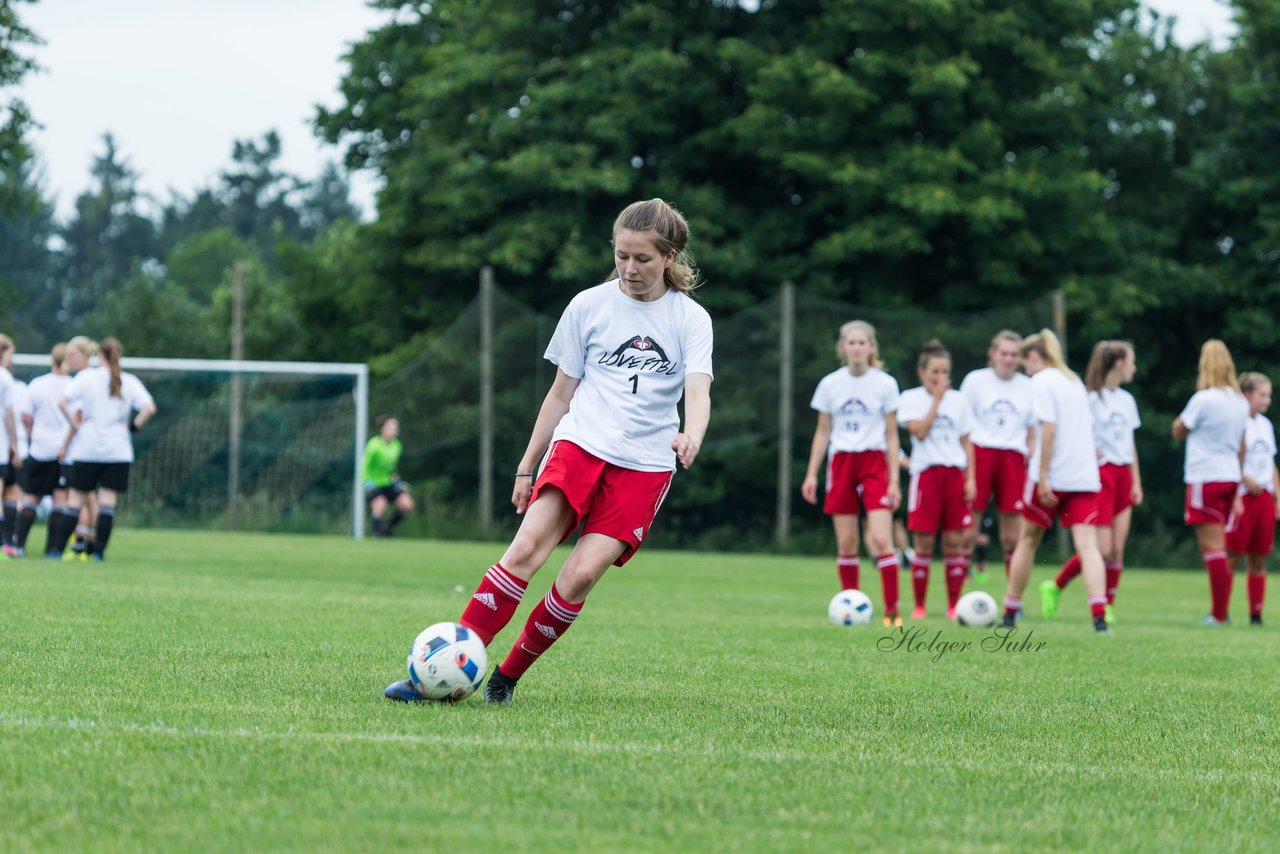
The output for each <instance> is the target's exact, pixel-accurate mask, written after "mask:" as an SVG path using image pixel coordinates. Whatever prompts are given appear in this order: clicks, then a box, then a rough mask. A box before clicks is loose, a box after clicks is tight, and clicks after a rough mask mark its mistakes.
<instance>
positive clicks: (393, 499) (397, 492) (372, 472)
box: [363, 415, 414, 537]
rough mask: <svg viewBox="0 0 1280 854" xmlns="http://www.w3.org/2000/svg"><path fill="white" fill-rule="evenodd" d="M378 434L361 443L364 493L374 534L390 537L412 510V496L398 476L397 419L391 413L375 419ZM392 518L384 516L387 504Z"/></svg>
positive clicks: (400, 447) (398, 429)
mask: <svg viewBox="0 0 1280 854" xmlns="http://www.w3.org/2000/svg"><path fill="white" fill-rule="evenodd" d="M374 425H375V426H376V427H377V428H378V435H376V436H373V437H371V438H370V439H369V441H368V443H366V444H365V446H364V466H363V470H364V477H363V480H364V493H365V498H366V499H367V500H368V502H369V515H370V516H372V517H373V535H374V537H390V536H391V535H392V532H393V531H395V528H396V525H399V524H400V522H401V520H403V519H404V517H405V516H406V515H408V514H409V513H412V512H413V508H414V504H413V496H412V495H410V494H409V487H408V485H407V484H406V483H405V482H404V481H402V480H401V479H400V454H401V453H402V452H403V450H404V447H403V446H402V445H401V444H400V420H399V419H398V418H396V417H395V416H393V415H379V416H378V417H377V418H376V419H374ZM388 506H390V507H391V518H390V519H387V518H386V513H387V507H388Z"/></svg>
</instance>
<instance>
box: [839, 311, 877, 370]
mask: <svg viewBox="0 0 1280 854" xmlns="http://www.w3.org/2000/svg"><path fill="white" fill-rule="evenodd" d="M855 329H857V330H861V331H862V332H865V333H866V335H867V340H868V341H870V342H871V357H870V358H869V359H867V364H868V365H870V366H871V367H873V368H878V367H880V344H879V342H877V341H876V328H875V327H874V326H872V325H871V324H870V323H867V322H866V321H865V320H850V321H849V322H848V323H846V324H845V325H843V326H841V327H840V334H839V335H837V336H836V355H837V356H839V357H840V358H842V359H843V358H844V353H842V352H841V351H840V345H841V344H842V343H843V342H844V336H846V335H848V334H849V333H850V332H852V331H854V330H855Z"/></svg>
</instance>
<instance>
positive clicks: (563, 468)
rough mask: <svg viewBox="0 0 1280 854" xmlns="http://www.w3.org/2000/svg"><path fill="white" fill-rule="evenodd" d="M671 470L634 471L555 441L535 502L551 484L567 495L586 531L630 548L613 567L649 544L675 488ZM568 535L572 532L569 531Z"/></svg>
mask: <svg viewBox="0 0 1280 854" xmlns="http://www.w3.org/2000/svg"><path fill="white" fill-rule="evenodd" d="M672 474H674V472H669V471H635V470H634V469H628V468H623V467H622V466H616V465H614V464H613V463H608V462H605V461H604V460H602V459H600V458H599V457H597V456H596V455H595V454H592V453H589V452H587V451H585V450H583V449H582V448H580V447H579V446H577V445H575V444H573V443H572V442H566V441H564V440H563V439H561V440H559V441H556V442H553V443H552V444H551V450H550V451H549V452H548V453H547V462H546V465H544V466H543V467H542V472H541V473H540V474H539V475H538V480H537V483H535V484H534V486H533V496H532V498H531V499H530V503H531V504H532V503H533V502H534V501H537V500H538V496H539V495H540V494H541V493H542V490H543V489H545V488H547V487H548V486H552V487H555V488H556V489H558V490H560V491H561V492H563V493H564V496H565V498H567V499H568V500H569V506H570V507H572V508H573V512H574V513H575V514H576V516H577V518H576V519H575V520H574V524H573V526H572V527H571V528H570V529H569V530H570V532H572V531H573V530H575V529H576V528H577V527H578V525H579V524H581V525H582V533H584V534H604V535H605V536H608V537H613V538H614V539H615V540H621V541H622V542H623V543H625V544H626V546H627V548H626V549H624V550H623V552H622V554H621V555H620V556H619V557H618V559H617V560H615V561H614V562H613V565H614V566H622V565H623V564H624V563H626V562H627V561H629V560H631V556H632V555H634V554H635V553H636V550H637V549H639V548H640V545H641V544H642V543H643V542H644V538H645V536H646V535H647V534H648V533H649V528H650V526H651V525H652V524H653V520H654V518H655V517H656V516H657V515H658V508H660V507H661V506H662V500H663V499H664V498H666V497H667V490H668V489H670V488H671V476H672ZM565 539H568V534H566V535H565Z"/></svg>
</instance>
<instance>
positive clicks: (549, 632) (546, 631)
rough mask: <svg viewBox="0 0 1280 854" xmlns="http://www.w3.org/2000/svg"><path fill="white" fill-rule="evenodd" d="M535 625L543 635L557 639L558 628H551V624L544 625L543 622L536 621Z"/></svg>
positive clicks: (550, 638)
mask: <svg viewBox="0 0 1280 854" xmlns="http://www.w3.org/2000/svg"><path fill="white" fill-rule="evenodd" d="M533 627H534V628H535V629H537V630H538V632H539V633H541V634H542V636H543V637H545V638H548V639H549V640H555V639H556V630H555V629H553V628H551V627H550V626H544V625H542V623H539V622H537V621H534V624H533Z"/></svg>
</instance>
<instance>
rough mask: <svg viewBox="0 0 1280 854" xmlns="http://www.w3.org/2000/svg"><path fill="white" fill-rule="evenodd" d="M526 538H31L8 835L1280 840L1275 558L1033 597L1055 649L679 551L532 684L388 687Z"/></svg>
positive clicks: (9, 708) (1138, 842) (169, 842)
mask: <svg viewBox="0 0 1280 854" xmlns="http://www.w3.org/2000/svg"><path fill="white" fill-rule="evenodd" d="M499 552H500V549H499V547H496V546H493V545H476V544H459V543H438V542H426V541H403V540H397V541H389V542H388V541H384V542H366V543H362V544H357V543H354V542H351V541H346V540H341V539H329V538H305V537H284V536H253V535H217V534H206V533H199V534H196V533H181V534H179V533H165V532H152V531H138V530H131V529H128V528H125V529H123V530H121V531H120V532H119V533H118V534H117V535H116V539H115V540H114V541H113V543H112V550H111V555H110V558H111V560H110V562H109V563H106V564H92V563H75V564H62V563H48V562H45V561H41V560H38V559H27V560H25V561H21V562H5V563H0V602H2V603H3V604H0V609H2V611H0V613H2V614H3V618H2V620H0V658H2V661H3V664H2V670H3V674H4V679H3V687H2V688H0V849H2V850H5V851H23V850H52V849H58V850H76V849H86V850H89V849H91V850H128V851H134V850H179V849H192V850H199V851H206V850H371V849H375V848H385V847H391V846H395V847H407V848H413V849H422V850H448V849H457V850H480V849H515V850H552V849H573V850H591V851H603V850H649V851H653V850H671V849H681V850H719V851H730V850H822V849H826V850H843V849H853V850H856V849H871V850H902V849H915V850H922V851H927V850H983V851H992V850H1027V849H1058V850H1067V849H1072V850H1082V849H1083V850H1089V849H1092V850H1153V851H1154V850H1159V851H1170V850H1236V851H1243V850H1256V851H1263V850H1267V851H1271V850H1275V849H1276V846H1277V843H1278V842H1280V825H1277V821H1276V816H1278V815H1280V746H1278V745H1280V738H1278V737H1277V732H1278V731H1280V687H1278V683H1277V675H1278V674H1280V661H1278V660H1277V653H1278V652H1280V644H1278V643H1277V640H1276V634H1275V631H1276V630H1275V629H1274V628H1272V627H1267V628H1263V629H1256V628H1250V627H1249V626H1247V625H1245V624H1244V623H1245V622H1246V621H1245V619H1244V609H1243V605H1242V601H1243V590H1242V589H1241V588H1242V586H1243V585H1242V583H1238V584H1237V590H1236V600H1235V608H1234V614H1235V618H1236V622H1235V624H1234V625H1233V626H1230V627H1227V628H1224V629H1205V628H1201V627H1200V626H1198V625H1196V621H1197V619H1198V618H1199V617H1200V616H1201V615H1202V614H1203V613H1204V611H1205V606H1206V601H1207V584H1206V582H1205V580H1204V578H1203V576H1202V574H1200V573H1181V572H1151V571H1145V572H1144V571H1140V570H1139V571H1133V570H1130V571H1127V573H1126V575H1125V577H1124V581H1123V584H1122V586H1121V591H1120V600H1119V603H1118V608H1119V610H1118V620H1117V625H1116V632H1115V634H1114V635H1113V636H1111V637H1095V636H1094V633H1093V631H1092V628H1091V627H1090V625H1089V623H1088V621H1087V619H1086V614H1085V610H1084V605H1083V591H1082V588H1081V587H1080V586H1079V585H1078V584H1077V585H1076V586H1074V587H1073V588H1072V589H1071V590H1069V591H1068V592H1067V593H1066V595H1065V596H1064V597H1063V612H1062V616H1061V617H1060V618H1059V619H1058V620H1056V621H1054V622H1045V621H1043V620H1041V619H1040V618H1039V617H1038V608H1037V607H1036V606H1035V602H1034V601H1033V600H1030V599H1029V600H1028V602H1029V609H1028V612H1029V616H1028V619H1027V620H1026V621H1025V622H1024V624H1023V631H1024V634H1025V632H1029V631H1034V636H1033V643H1034V642H1043V644H1044V646H1043V647H1042V648H1040V649H1039V650H1038V651H1031V650H1027V651H1022V652H1010V651H1008V650H1001V651H997V652H990V651H983V650H982V649H981V647H980V644H979V641H981V639H982V638H984V637H986V636H987V635H988V634H989V633H988V632H984V631H978V630H966V629H962V628H959V627H956V626H954V625H952V624H951V623H948V622H946V621H945V620H943V619H942V618H941V617H940V616H939V617H930V618H929V619H928V620H926V621H924V622H923V623H922V624H921V625H922V627H923V628H925V629H927V630H928V631H927V634H926V635H924V636H922V637H921V638H920V641H921V642H923V641H927V640H929V639H930V638H932V637H934V634H935V632H936V631H938V630H941V632H942V635H941V639H940V640H941V641H951V642H963V641H966V640H968V641H972V642H973V643H974V646H973V647H972V648H971V649H968V650H956V651H953V652H950V653H946V654H943V655H942V656H940V657H939V656H938V655H937V654H936V650H937V644H936V643H935V647H934V651H932V652H930V651H927V650H926V651H916V652H908V651H906V650H905V649H904V648H898V649H896V650H893V651H883V650H881V649H878V642H880V639H881V638H882V637H884V636H885V635H886V634H887V632H886V631H885V630H884V629H881V628H879V625H878V620H877V625H876V626H875V627H872V628H860V629H849V628H837V627H834V626H831V625H829V624H828V623H827V621H826V614H825V612H826V603H827V600H828V599H829V598H830V596H831V594H832V593H834V579H835V569H834V566H833V561H831V560H825V559H813V558H787V557H774V556H739V555H712V554H690V553H670V552H667V553H664V552H657V551H655V552H645V553H642V554H641V555H640V556H639V557H638V558H637V559H636V560H635V561H634V562H633V563H632V564H631V565H629V566H628V567H627V568H626V569H624V570H620V571H617V570H615V571H614V572H613V573H612V574H611V575H610V576H609V577H607V578H606V579H605V581H604V582H603V583H602V584H601V586H600V587H599V588H597V590H596V591H595V593H593V595H592V597H591V599H590V600H589V601H588V603H587V607H586V608H585V610H584V611H583V616H582V618H581V619H579V620H578V622H577V623H576V625H575V628H574V629H573V631H572V632H571V633H570V634H569V636H568V637H567V638H566V639H565V640H564V641H562V642H561V643H560V644H557V646H556V647H555V648H554V649H553V650H552V651H551V652H550V653H548V654H547V655H546V656H545V658H544V659H543V660H542V661H540V662H539V663H538V665H537V666H536V667H535V668H534V669H533V670H531V671H530V672H529V675H528V676H527V677H526V678H525V679H524V680H523V681H522V682H521V684H520V687H519V690H518V691H517V692H516V702H515V704H514V705H513V706H510V707H498V708H495V707H486V706H484V705H483V704H482V703H481V702H480V700H479V698H478V697H472V698H471V699H469V700H468V701H467V702H465V703H462V704H459V705H455V706H446V705H425V704H424V705H416V706H404V705H400V704H392V703H389V702H387V701H385V700H383V699H382V696H381V691H382V688H383V686H384V685H385V684H386V683H387V682H389V681H391V680H393V679H397V678H400V677H401V676H402V675H403V670H404V659H405V653H406V651H407V649H408V645H409V643H410V641H411V640H412V639H413V637H414V635H415V634H416V633H417V632H418V630H420V629H421V628H422V627H424V626H425V625H427V624H428V623H431V622H436V621H438V620H443V619H455V618H456V617H457V615H458V614H459V613H460V611H461V609H462V607H463V605H464V604H465V602H466V600H467V597H468V596H469V595H470V593H471V591H472V589H473V588H474V585H475V583H476V582H477V580H478V579H479V576H480V574H481V573H482V572H483V571H484V569H485V568H486V567H487V566H488V565H489V563H491V562H492V561H493V560H494V559H495V558H496V557H497V555H498V553H499ZM555 560H556V559H555V558H553V562H554V561H555ZM553 569H554V567H553V566H549V567H548V568H547V570H544V574H543V575H540V576H539V577H538V578H536V579H535V580H534V582H533V584H532V585H531V586H530V594H529V595H528V596H526V599H525V602H524V603H523V605H522V607H521V609H520V611H519V613H518V614H517V618H516V620H514V621H513V622H512V625H511V626H510V627H508V629H507V630H506V631H505V632H504V633H503V634H502V635H500V636H499V637H498V638H497V640H496V641H495V642H494V644H493V646H492V647H491V648H490V659H491V660H490V665H491V666H492V665H493V664H495V663H496V662H497V661H500V660H501V657H502V656H504V655H505V653H506V650H507V648H508V647H509V645H510V643H511V641H512V640H513V639H514V637H515V635H516V633H517V632H518V631H519V627H520V626H521V625H522V624H523V621H524V618H525V616H526V615H527V613H528V611H529V609H530V608H531V607H532V605H533V603H534V602H536V601H537V597H538V596H540V595H541V594H542V592H543V591H545V589H546V587H547V585H549V584H550V582H551V578H552V573H553ZM865 572H866V570H865V569H864V574H865ZM994 575H996V576H998V575H999V572H998V571H997V572H996V573H994ZM1044 577H1046V570H1045V569H1043V568H1041V569H1038V570H1037V572H1036V575H1035V578H1034V582H1038V581H1039V580H1040V579H1042V578H1044ZM903 583H904V593H909V589H910V588H909V583H908V581H907V579H906V578H905V576H904V578H903ZM932 583H933V585H934V586H933V588H932V589H931V591H930V596H931V599H932V601H933V603H934V604H935V605H936V603H938V602H940V601H941V599H942V592H941V589H942V578H941V572H940V565H937V564H936V565H935V570H934V578H933V579H932ZM989 589H990V588H989ZM869 592H871V594H872V598H873V600H875V601H876V602H877V604H878V603H879V584H878V583H875V584H873V585H871V590H870V591H869ZM992 592H993V593H997V594H998V593H999V592H1001V591H999V590H994V589H992ZM1274 595H1278V594H1275V593H1273V596H1274ZM935 610H937V611H938V612H939V613H940V610H941V609H940V608H935ZM1277 617H1278V618H1280V614H1278V615H1277ZM1277 624H1278V625H1280V623H1277ZM886 645H889V644H886Z"/></svg>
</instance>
